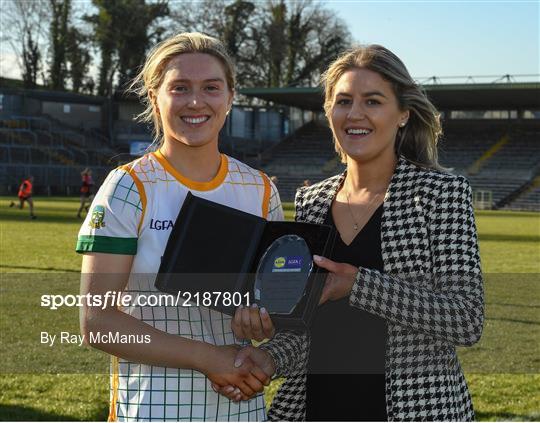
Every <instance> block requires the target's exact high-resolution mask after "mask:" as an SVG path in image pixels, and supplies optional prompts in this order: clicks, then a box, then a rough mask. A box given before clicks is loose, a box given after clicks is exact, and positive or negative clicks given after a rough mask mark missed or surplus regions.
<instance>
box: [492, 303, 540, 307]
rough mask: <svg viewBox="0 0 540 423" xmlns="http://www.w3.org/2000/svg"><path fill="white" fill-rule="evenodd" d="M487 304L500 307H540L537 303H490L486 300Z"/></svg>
mask: <svg viewBox="0 0 540 423" xmlns="http://www.w3.org/2000/svg"><path fill="white" fill-rule="evenodd" d="M486 305H487V306H500V307H524V308H540V305H536V304H512V303H489V302H486Z"/></svg>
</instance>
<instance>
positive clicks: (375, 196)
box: [345, 190, 381, 231]
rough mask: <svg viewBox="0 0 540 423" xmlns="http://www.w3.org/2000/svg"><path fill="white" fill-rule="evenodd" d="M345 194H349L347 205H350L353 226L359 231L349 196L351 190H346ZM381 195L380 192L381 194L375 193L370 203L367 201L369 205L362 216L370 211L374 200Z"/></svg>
mask: <svg viewBox="0 0 540 423" xmlns="http://www.w3.org/2000/svg"><path fill="white" fill-rule="evenodd" d="M345 195H346V196H347V206H348V208H349V213H350V215H351V219H352V221H353V228H354V230H355V231H357V230H358V228H359V226H358V222H357V221H356V219H355V218H354V213H353V212H352V208H351V202H350V200H349V196H350V195H349V191H348V190H346V191H345ZM380 196H381V194H380V193H379V194H375V195H374V196H373V197H372V198H371V200H370V201H369V203H367V206H366V208H365V211H364V213H362V214H361V215H360V217H361V218H363V217H364V216H365V215H366V214H367V213H368V212H369V211H370V209H371V205H372V204H373V203H374V201H375V200H376V199H377V198H379V197H380Z"/></svg>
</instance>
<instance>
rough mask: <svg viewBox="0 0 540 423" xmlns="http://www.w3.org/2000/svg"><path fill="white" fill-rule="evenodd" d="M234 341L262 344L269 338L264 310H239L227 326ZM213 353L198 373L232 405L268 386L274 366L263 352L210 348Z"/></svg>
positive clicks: (270, 328)
mask: <svg viewBox="0 0 540 423" xmlns="http://www.w3.org/2000/svg"><path fill="white" fill-rule="evenodd" d="M231 327H232V330H233V333H234V335H235V337H236V338H237V339H248V340H251V339H254V340H256V341H262V340H263V339H267V338H272V337H273V336H274V333H275V329H274V325H273V324H272V320H271V319H270V316H269V315H268V313H267V312H266V310H265V309H264V308H261V309H259V308H258V307H257V305H256V304H254V305H253V306H252V307H242V306H240V307H239V308H238V309H237V310H236V313H235V315H234V317H233V320H232V322H231ZM212 348H213V351H212V353H211V354H210V355H209V357H208V359H207V360H206V363H205V365H204V366H203V368H202V369H201V371H202V372H203V373H204V374H205V375H206V376H207V377H208V379H210V381H211V383H212V388H213V389H214V391H216V392H217V393H219V394H221V395H224V396H225V397H227V398H229V399H230V400H232V401H235V402H238V401H246V400H248V399H250V398H251V397H252V396H254V395H255V394H257V393H258V392H262V390H263V389H264V386H267V385H268V384H269V383H270V380H271V378H272V376H273V375H274V373H275V364H274V361H273V359H272V357H271V356H270V354H268V353H267V352H266V351H264V350H261V349H259V348H255V347H252V346H247V347H244V348H241V347H239V346H237V345H224V346H212Z"/></svg>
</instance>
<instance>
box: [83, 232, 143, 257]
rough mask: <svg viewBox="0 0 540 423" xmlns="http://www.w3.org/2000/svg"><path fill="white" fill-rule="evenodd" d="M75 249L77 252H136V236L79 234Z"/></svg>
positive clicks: (132, 254)
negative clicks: (117, 236) (119, 236)
mask: <svg viewBox="0 0 540 423" xmlns="http://www.w3.org/2000/svg"><path fill="white" fill-rule="evenodd" d="M75 251H77V252H78V253H109V254H128V255H131V256H134V255H135V254H137V238H116V237H112V236H101V235H80V236H79V239H78V240H77V246H76V247H75Z"/></svg>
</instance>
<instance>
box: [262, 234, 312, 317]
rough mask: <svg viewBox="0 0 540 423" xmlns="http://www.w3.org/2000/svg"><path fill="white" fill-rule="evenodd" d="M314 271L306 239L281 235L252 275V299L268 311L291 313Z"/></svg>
mask: <svg viewBox="0 0 540 423" xmlns="http://www.w3.org/2000/svg"><path fill="white" fill-rule="evenodd" d="M312 270H313V257H312V254H311V251H310V250H309V248H308V245H307V243H306V241H305V240H304V239H303V238H301V237H299V236H297V235H284V236H282V237H280V238H278V239H276V240H275V241H274V242H273V243H272V244H271V245H270V247H268V249H267V250H266V252H265V253H264V255H263V256H262V258H261V260H260V261H259V265H258V267H257V273H256V274H255V285H254V298H255V300H256V301H257V302H258V303H259V306H261V307H265V308H266V309H267V310H268V312H269V313H273V314H285V315H287V314H291V313H292V312H293V311H294V309H295V307H296V305H297V304H298V303H299V302H300V301H301V300H302V298H303V297H304V294H305V290H306V285H307V282H308V280H309V276H310V275H311V272H312Z"/></svg>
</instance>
